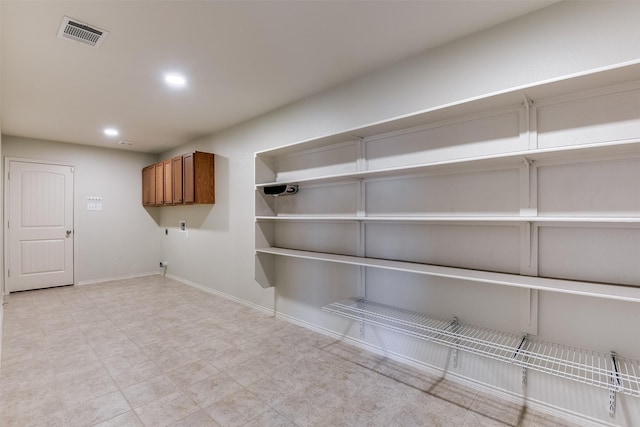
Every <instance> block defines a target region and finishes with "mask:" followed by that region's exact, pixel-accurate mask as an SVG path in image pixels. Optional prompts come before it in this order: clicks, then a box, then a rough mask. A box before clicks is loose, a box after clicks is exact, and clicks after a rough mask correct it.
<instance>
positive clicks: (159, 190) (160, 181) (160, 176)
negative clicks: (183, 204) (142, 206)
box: [155, 163, 164, 206]
mask: <svg viewBox="0 0 640 427" xmlns="http://www.w3.org/2000/svg"><path fill="white" fill-rule="evenodd" d="M155 169H156V201H155V206H162V205H163V204H164V168H163V166H162V163H158V164H156V165H155Z"/></svg>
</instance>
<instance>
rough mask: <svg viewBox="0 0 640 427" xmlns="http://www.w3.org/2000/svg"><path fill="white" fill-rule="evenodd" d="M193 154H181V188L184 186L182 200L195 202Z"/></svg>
mask: <svg viewBox="0 0 640 427" xmlns="http://www.w3.org/2000/svg"><path fill="white" fill-rule="evenodd" d="M193 154H194V153H191V154H185V155H184V156H182V160H183V162H182V167H183V169H182V172H183V173H182V176H183V182H182V185H183V188H184V193H183V196H184V202H185V203H195V202H196V189H195V180H194V176H195V175H194V161H193Z"/></svg>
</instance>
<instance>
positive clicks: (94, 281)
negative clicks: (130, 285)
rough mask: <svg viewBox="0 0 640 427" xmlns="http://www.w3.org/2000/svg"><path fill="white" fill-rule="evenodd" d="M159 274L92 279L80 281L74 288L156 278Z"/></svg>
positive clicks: (155, 272)
mask: <svg viewBox="0 0 640 427" xmlns="http://www.w3.org/2000/svg"><path fill="white" fill-rule="evenodd" d="M159 274H160V273H158V272H157V271H153V272H147V273H137V274H129V275H126V276H117V277H104V278H101V279H93V280H81V281H78V282H76V283H75V285H76V286H85V285H95V284H97V283H105V282H113V281H116V280H127V279H137V278H139V277H146V276H157V275H159Z"/></svg>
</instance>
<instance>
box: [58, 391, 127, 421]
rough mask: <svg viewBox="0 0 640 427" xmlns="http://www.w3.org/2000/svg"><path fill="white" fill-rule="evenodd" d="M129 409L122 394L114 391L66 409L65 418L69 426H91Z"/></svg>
mask: <svg viewBox="0 0 640 427" xmlns="http://www.w3.org/2000/svg"><path fill="white" fill-rule="evenodd" d="M130 409H131V407H130V406H129V403H128V402H127V400H126V399H125V398H124V396H123V395H122V394H121V393H120V392H118V391H116V392H113V393H109V394H106V395H104V396H100V397H97V398H95V399H91V400H88V401H86V402H83V403H81V404H79V405H76V406H73V407H71V408H69V409H67V420H68V422H69V425H71V426H78V427H83V426H91V425H94V424H98V423H101V422H103V421H107V420H110V419H112V418H113V417H115V416H118V415H120V414H124V413H125V412H127V411H129V410H130Z"/></svg>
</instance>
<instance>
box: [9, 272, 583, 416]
mask: <svg viewBox="0 0 640 427" xmlns="http://www.w3.org/2000/svg"><path fill="white" fill-rule="evenodd" d="M5 302H6V304H5V305H4V321H3V352H2V370H1V371H0V425H2V426H3V427H4V426H20V427H25V426H32V425H33V426H38V427H40V426H48V425H51V426H67V425H91V424H96V423H97V425H101V426H103V427H105V426H141V425H146V426H164V425H174V426H176V427H179V426H193V427H205V426H229V425H230V426H233V425H243V424H245V425H250V426H261V427H263V426H267V427H268V426H292V425H300V426H322V427H325V426H329V425H330V426H349V427H353V426H381V425H384V426H387V425H388V426H405V425H406V426H419V425H429V426H438V425H442V426H493V425H502V426H504V425H520V426H521V427H534V426H535V427H546V426H572V424H570V423H567V422H564V421H562V420H557V419H555V418H553V417H550V416H547V415H545V414H542V413H539V412H535V411H529V410H526V408H525V407H524V406H522V405H517V404H512V403H508V402H504V401H502V400H500V399H495V398H493V397H490V396H485V395H483V394H481V393H476V392H475V391H473V390H470V389H467V388H465V387H462V386H459V385H457V384H455V383H452V382H450V381H443V380H441V379H439V378H437V377H435V376H433V375H429V374H426V373H424V372H421V371H418V370H417V369H415V368H412V367H409V366H407V365H403V364H401V363H398V362H394V361H392V360H389V359H387V358H385V357H382V356H380V355H376V354H372V353H368V352H366V351H363V350H361V349H359V348H355V347H352V346H350V345H347V344H345V343H342V342H340V341H337V340H334V339H332V338H328V337H325V336H322V335H319V334H317V333H315V332H312V331H310V330H307V329H304V328H301V327H299V326H297V325H292V324H290V323H287V322H284V321H282V320H279V319H275V318H273V317H271V316H268V315H265V314H264V313H261V312H258V311H255V310H252V309H249V308H247V307H244V306H241V305H239V304H236V303H233V302H230V301H228V300H225V299H222V298H220V297H217V296H213V295H210V294H205V293H203V292H201V291H199V290H196V289H193V288H190V287H188V286H186V285H183V284H180V283H178V282H175V281H173V280H171V279H167V278H165V277H162V276H148V277H141V278H136V279H131V280H116V281H112V282H109V283H104V284H97V285H89V286H83V287H65V288H56V289H47V290H41V291H30V292H24V293H18V294H11V295H7V296H6V298H5ZM130 408H135V409H134V410H131V409H130Z"/></svg>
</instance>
